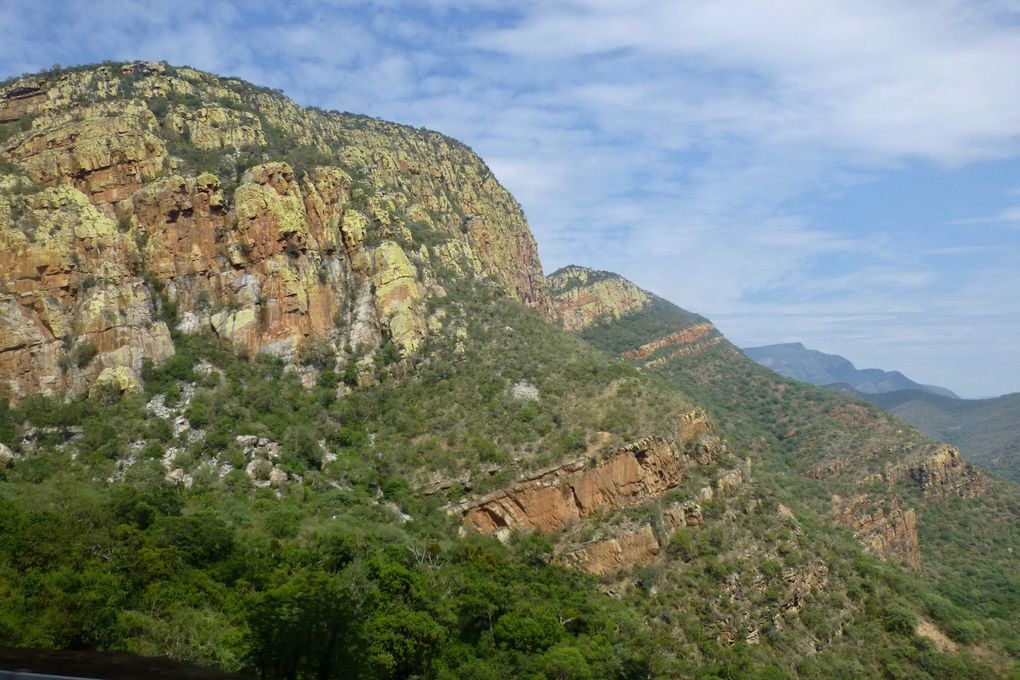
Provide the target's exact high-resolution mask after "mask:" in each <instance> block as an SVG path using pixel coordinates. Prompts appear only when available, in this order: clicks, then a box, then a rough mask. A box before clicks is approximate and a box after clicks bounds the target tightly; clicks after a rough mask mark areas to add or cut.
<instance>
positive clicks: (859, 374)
mask: <svg viewBox="0 0 1020 680" xmlns="http://www.w3.org/2000/svg"><path fill="white" fill-rule="evenodd" d="M743 352H744V353H745V354H746V355H747V356H749V357H751V358H752V359H754V360H755V361H757V362H758V363H759V364H761V365H762V366H765V367H766V368H771V369H772V370H773V371H775V372H776V373H779V374H780V375H785V376H786V377H788V378H795V379H797V380H803V381H804V382H807V383H811V384H812V385H823V386H824V385H831V384H833V383H845V384H847V385H850V386H851V387H853V388H854V389H855V390H857V391H858V392H862V393H864V394H880V393H882V392H894V391H896V390H922V391H925V392H930V393H932V394H940V395H943V396H946V397H952V398H954V399H956V398H958V397H957V396H956V395H955V394H953V393H952V392H951V391H949V390H947V389H945V388H944V387H936V386H934V385H922V384H920V383H916V382H914V381H913V380H911V379H910V378H908V377H907V376H905V375H903V374H902V373H900V372H899V371H883V370H881V369H877V368H864V369H858V368H856V367H855V366H854V365H853V364H852V363H851V362H850V361H849V360H847V359H845V358H843V357H841V356H839V355H838V354H826V353H824V352H819V351H818V350H814V349H808V348H807V347H805V346H804V345H803V344H801V343H799V342H788V343H782V344H778V345H763V346H761V347H745V348H744V349H743Z"/></svg>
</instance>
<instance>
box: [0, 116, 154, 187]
mask: <svg viewBox="0 0 1020 680" xmlns="http://www.w3.org/2000/svg"><path fill="white" fill-rule="evenodd" d="M44 120H45V121H46V122H47V123H49V124H42V125H39V126H37V127H33V129H32V133H31V134H30V135H29V136H27V137H24V138H19V139H18V140H17V143H16V144H14V145H13V146H10V147H8V148H6V149H5V152H6V153H7V154H8V155H9V156H10V157H11V158H12V159H14V160H15V161H16V162H18V164H19V165H20V166H21V167H23V168H24V169H25V171H26V173H27V174H28V176H29V177H31V178H32V179H33V180H34V181H36V182H38V183H40V184H44V185H47V186H55V185H57V184H62V183H73V184H74V186H75V187H77V188H78V189H80V190H81V191H82V192H84V193H85V194H87V195H89V196H90V197H91V199H92V200H93V201H94V202H96V203H97V204H105V205H109V204H112V203H114V202H116V201H119V200H122V199H125V198H128V197H130V195H131V194H132V192H134V191H135V190H136V189H138V188H139V187H141V185H142V182H143V181H145V180H147V179H153V178H155V177H156V176H157V175H158V174H159V173H160V172H161V171H162V170H163V165H164V161H165V158H166V146H165V145H164V144H163V141H162V140H161V139H160V138H159V137H158V136H156V135H155V134H153V133H154V129H155V127H156V119H155V117H154V116H153V115H152V113H151V112H150V111H149V109H148V108H147V107H146V106H145V105H144V104H142V103H140V102H127V103H124V104H117V105H111V104H98V105H95V106H92V107H87V108H85V109H82V110H81V111H80V112H79V113H78V114H77V116H55V117H53V118H51V119H44Z"/></svg>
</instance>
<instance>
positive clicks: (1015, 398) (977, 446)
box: [860, 390, 1020, 481]
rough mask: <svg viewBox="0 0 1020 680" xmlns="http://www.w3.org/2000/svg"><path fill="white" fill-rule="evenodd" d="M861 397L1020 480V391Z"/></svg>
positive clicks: (903, 392)
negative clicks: (985, 396) (956, 396)
mask: <svg viewBox="0 0 1020 680" xmlns="http://www.w3.org/2000/svg"><path fill="white" fill-rule="evenodd" d="M860 396H861V398H863V399H867V400H868V401H871V402H872V403H875V404H878V405H879V406H881V407H882V408H884V409H886V410H887V411H889V412H890V413H892V414H893V415H895V416H896V417H897V418H901V419H903V420H905V421H906V422H908V423H910V424H911V425H913V426H914V427H916V428H917V429H919V430H921V431H922V432H924V433H925V434H927V435H928V436H929V437H932V438H934V439H940V440H942V441H946V442H949V443H951V444H955V445H956V446H959V447H960V449H961V450H962V451H964V452H966V453H967V455H968V456H969V457H970V458H971V459H973V460H974V462H976V463H978V464H979V465H981V466H982V467H983V468H985V469H986V470H988V471H989V472H994V473H995V474H998V475H1001V476H1003V477H1005V478H1007V479H1012V480H1013V481H1020V394H1006V395H1003V396H1001V397H995V398H994V399H949V398H947V397H943V396H940V395H936V394H928V393H926V392H920V391H917V390H901V391H897V392H886V393H884V394H863V395H860Z"/></svg>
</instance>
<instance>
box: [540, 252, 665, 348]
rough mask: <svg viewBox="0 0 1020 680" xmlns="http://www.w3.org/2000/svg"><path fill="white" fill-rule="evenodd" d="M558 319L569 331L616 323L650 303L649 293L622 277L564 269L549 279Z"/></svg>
mask: <svg viewBox="0 0 1020 680" xmlns="http://www.w3.org/2000/svg"><path fill="white" fill-rule="evenodd" d="M549 287H550V294H551V296H552V305H553V309H554V310H555V312H556V316H557V318H558V320H559V322H560V325H562V326H563V328H565V329H566V330H568V331H573V332H577V331H581V330H584V329H585V328H588V327H589V326H592V325H594V324H596V323H598V322H600V321H606V320H616V319H619V318H621V317H623V316H625V315H626V314H630V313H633V312H636V311H638V310H640V309H642V308H643V307H645V306H646V305H648V303H649V302H651V297H650V296H649V294H648V293H646V292H645V291H643V290H641V289H640V288H638V287H637V286H635V285H634V284H632V283H631V282H630V281H627V280H626V279H624V278H623V277H621V276H617V275H615V274H610V273H608V272H598V271H593V270H590V269H586V268H584V267H574V266H571V267H564V268H563V269H560V270H559V271H557V272H555V273H553V274H551V275H550V276H549Z"/></svg>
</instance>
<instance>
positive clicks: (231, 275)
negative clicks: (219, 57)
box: [0, 63, 552, 400]
mask: <svg viewBox="0 0 1020 680" xmlns="http://www.w3.org/2000/svg"><path fill="white" fill-rule="evenodd" d="M0 122H2V123H3V125H2V127H0V131H2V133H3V134H2V136H0V152H2V159H3V161H4V164H3V165H2V167H0V372H2V374H3V384H2V385H0V390H2V391H3V393H4V394H5V395H6V396H7V397H9V398H11V399H13V400H17V399H19V398H21V397H24V396H26V395H28V394H33V393H37V392H42V393H47V394H59V393H64V392H67V393H70V394H77V393H81V392H83V391H85V390H86V389H87V388H88V386H89V385H90V384H92V383H93V382H94V381H95V379H96V378H97V377H98V376H99V374H100V373H102V371H103V370H105V369H107V368H124V369H128V370H130V371H132V372H134V373H139V372H140V371H141V370H142V362H143V360H144V359H149V360H152V361H153V362H155V363H159V362H161V361H162V360H164V359H165V358H166V357H168V356H169V355H170V354H172V353H173V341H172V339H171V336H172V332H173V331H175V330H179V331H181V332H187V333H195V332H210V333H213V334H215V335H217V336H219V337H221V338H223V339H225V340H228V341H229V342H231V343H232V344H234V345H236V346H237V347H239V348H241V349H243V350H245V351H247V352H248V353H249V354H250V355H252V356H254V355H255V354H257V353H260V352H268V353H271V354H276V355H280V356H284V357H286V358H293V357H294V356H295V354H296V353H297V352H298V350H299V348H300V347H301V346H302V345H303V343H307V342H308V341H310V340H318V339H322V340H324V341H325V342H327V343H328V344H329V345H330V346H331V347H332V348H333V349H334V350H335V351H336V353H337V357H338V359H337V360H338V361H340V360H346V359H348V358H352V357H355V356H364V355H365V354H366V353H371V351H372V350H373V349H375V348H377V347H379V346H380V345H381V344H382V343H384V342H387V341H388V342H392V343H393V345H394V346H395V347H396V348H397V349H398V350H399V351H400V352H401V353H402V354H403V355H405V356H407V355H408V354H410V353H413V352H414V351H416V350H417V349H418V348H419V346H420V345H421V343H422V341H423V340H424V338H425V336H426V335H427V334H428V329H429V324H428V323H427V318H426V313H425V308H426V301H427V300H428V299H429V298H430V297H437V296H443V295H444V294H445V293H446V289H447V287H448V285H449V282H451V281H454V280H455V279H457V278H462V277H479V278H483V279H487V280H489V281H491V282H492V283H493V284H494V285H496V286H497V287H499V288H502V289H503V290H504V291H505V292H506V293H507V294H509V295H510V296H511V297H513V298H516V299H517V300H519V301H520V302H522V303H524V304H526V305H528V306H531V307H533V308H535V309H536V310H537V311H538V312H539V313H540V314H542V315H545V316H550V315H551V313H552V311H551V307H550V304H549V297H548V293H547V284H546V282H545V279H544V277H543V275H542V270H541V264H540V263H539V260H538V254H537V247H536V245H535V241H534V238H533V237H532V235H531V232H530V230H529V229H528V226H527V222H526V221H525V218H524V215H523V213H522V212H521V209H520V207H519V205H518V204H517V202H516V201H515V200H514V199H513V197H512V196H511V195H510V194H509V193H508V192H507V191H506V190H505V189H504V188H503V187H502V186H500V184H499V183H498V182H497V181H496V179H495V178H494V177H493V176H492V173H491V172H490V171H489V170H488V168H487V167H485V165H484V164H483V163H482V162H481V160H480V159H479V158H478V157H477V156H475V155H474V154H473V153H472V152H471V151H470V150H468V149H467V148H466V147H464V146H463V145H461V144H459V143H457V142H455V141H453V140H450V139H449V138H446V137H444V136H442V135H439V134H437V133H432V132H426V131H422V130H416V129H412V128H407V127H403V126H399V125H396V124H392V123H387V122H384V121H377V120H373V119H368V118H365V117H362V116H354V115H350V114H339V113H326V112H322V111H319V110H310V109H302V108H300V107H298V106H296V105H295V104H293V103H292V102H290V101H289V100H287V99H286V98H284V97H283V96H282V95H280V94H279V93H278V92H274V91H271V90H265V89H261V88H256V87H254V86H251V85H248V84H246V83H243V82H241V81H237V80H232V79H221V78H217V77H215V76H212V75H209V74H205V73H201V72H198V71H195V70H193V69H188V68H173V67H170V66H167V65H166V64H162V63H134V64H124V65H120V66H105V65H104V66H98V67H91V68H83V69H77V70H74V71H70V72H66V73H57V74H48V75H40V76H33V77H29V78H22V79H19V80H17V81H15V82H13V83H9V84H7V85H6V86H4V87H2V88H0ZM345 348H346V349H345ZM348 354H349V355H350V356H347V355H348Z"/></svg>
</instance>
